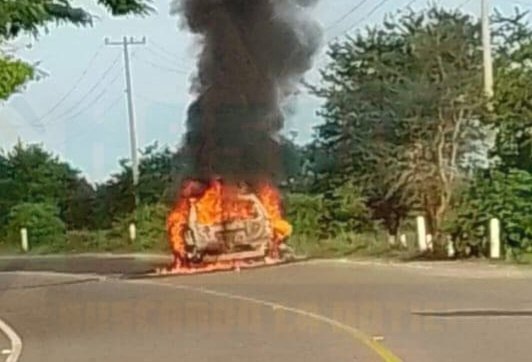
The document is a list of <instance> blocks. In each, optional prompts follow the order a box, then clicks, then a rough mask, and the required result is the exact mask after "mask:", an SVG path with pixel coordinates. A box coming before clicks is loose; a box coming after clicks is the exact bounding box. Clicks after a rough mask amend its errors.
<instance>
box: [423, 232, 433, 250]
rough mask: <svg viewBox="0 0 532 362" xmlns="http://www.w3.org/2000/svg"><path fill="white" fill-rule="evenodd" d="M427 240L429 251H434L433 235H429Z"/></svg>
mask: <svg viewBox="0 0 532 362" xmlns="http://www.w3.org/2000/svg"><path fill="white" fill-rule="evenodd" d="M425 240H426V242H427V249H429V250H430V251H432V250H434V245H433V244H432V235H431V234H427V237H426V238H425Z"/></svg>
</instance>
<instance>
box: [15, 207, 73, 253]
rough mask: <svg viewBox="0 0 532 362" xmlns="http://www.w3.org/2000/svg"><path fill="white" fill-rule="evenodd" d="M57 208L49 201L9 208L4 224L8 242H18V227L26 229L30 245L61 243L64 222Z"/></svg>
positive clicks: (63, 236)
mask: <svg viewBox="0 0 532 362" xmlns="http://www.w3.org/2000/svg"><path fill="white" fill-rule="evenodd" d="M59 213H60V211H59V208H58V207H56V206H55V205H53V204H49V203H22V204H19V205H16V206H14V207H13V208H11V211H10V212H9V215H8V222H7V226H6V234H7V235H6V237H7V240H8V242H10V243H20V229H21V228H26V229H27V230H28V239H29V243H30V246H40V245H41V246H42V245H61V244H63V243H64V241H65V231H66V228H65V224H64V222H63V221H62V220H61V219H60V218H59Z"/></svg>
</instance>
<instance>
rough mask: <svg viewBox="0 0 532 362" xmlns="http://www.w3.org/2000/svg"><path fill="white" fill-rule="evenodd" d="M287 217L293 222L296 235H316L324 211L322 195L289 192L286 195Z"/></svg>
mask: <svg viewBox="0 0 532 362" xmlns="http://www.w3.org/2000/svg"><path fill="white" fill-rule="evenodd" d="M285 205H286V218H287V220H288V221H289V222H290V223H291V224H292V227H293V229H294V235H305V236H316V235H317V232H318V230H319V227H320V217H321V214H322V213H323V199H322V197H321V196H313V195H307V194H288V195H286V197H285Z"/></svg>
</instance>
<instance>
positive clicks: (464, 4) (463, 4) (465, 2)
mask: <svg viewBox="0 0 532 362" xmlns="http://www.w3.org/2000/svg"><path fill="white" fill-rule="evenodd" d="M470 2H471V0H465V1H464V2H462V3H461V4H460V5H458V7H457V9H461V8H463V7H464V6H466V5H467V4H469V3H470Z"/></svg>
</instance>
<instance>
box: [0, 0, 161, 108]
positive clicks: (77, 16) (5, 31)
mask: <svg viewBox="0 0 532 362" xmlns="http://www.w3.org/2000/svg"><path fill="white" fill-rule="evenodd" d="M94 1H95V2H96V3H97V4H99V5H101V6H103V7H104V8H106V9H107V10H108V11H109V12H110V13H111V14H112V15H114V16H123V15H129V14H131V15H147V14H149V13H150V12H151V11H153V8H152V7H151V6H150V2H151V1H150V0H94ZM64 23H69V24H74V25H78V26H88V25H91V24H92V16H91V14H90V13H89V12H88V11H87V10H85V9H83V8H81V7H75V6H73V5H72V1H70V0H16V1H13V0H0V46H2V44H4V43H5V42H6V41H9V40H12V39H14V38H15V37H17V36H18V35H20V34H22V33H28V34H32V35H33V36H37V35H38V34H39V32H40V31H41V29H43V28H46V26H48V25H49V24H64ZM33 75H34V73H33V69H32V65H31V64H28V63H26V62H23V61H21V60H18V59H16V58H15V57H13V56H12V55H9V54H6V52H5V51H2V50H1V48H0V101H2V100H7V99H8V98H9V96H10V95H12V94H13V93H15V92H17V91H19V90H20V88H21V87H22V86H23V85H24V84H26V82H28V81H29V80H31V79H32V78H33Z"/></svg>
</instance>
